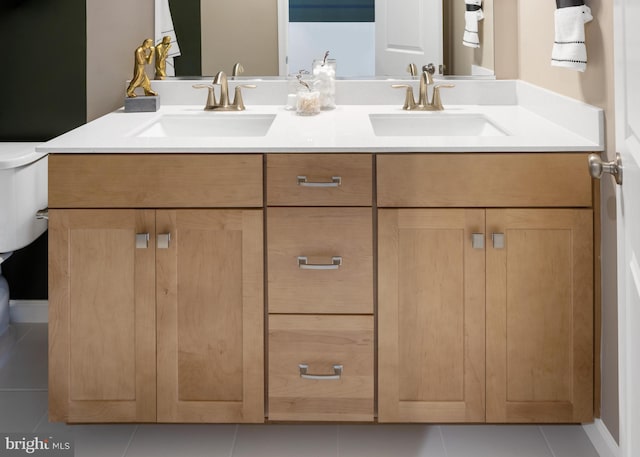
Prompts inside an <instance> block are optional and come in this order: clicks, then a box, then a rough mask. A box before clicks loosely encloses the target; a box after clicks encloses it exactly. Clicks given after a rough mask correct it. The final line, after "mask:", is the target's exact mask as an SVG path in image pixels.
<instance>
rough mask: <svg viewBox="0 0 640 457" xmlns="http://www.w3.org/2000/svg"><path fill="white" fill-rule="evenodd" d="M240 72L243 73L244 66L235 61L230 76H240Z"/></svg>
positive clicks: (233, 77)
mask: <svg viewBox="0 0 640 457" xmlns="http://www.w3.org/2000/svg"><path fill="white" fill-rule="evenodd" d="M241 73H244V67H243V66H242V64H241V63H240V62H236V63H235V64H234V65H233V69H232V70H231V78H232V79H235V77H236V76H240V74H241Z"/></svg>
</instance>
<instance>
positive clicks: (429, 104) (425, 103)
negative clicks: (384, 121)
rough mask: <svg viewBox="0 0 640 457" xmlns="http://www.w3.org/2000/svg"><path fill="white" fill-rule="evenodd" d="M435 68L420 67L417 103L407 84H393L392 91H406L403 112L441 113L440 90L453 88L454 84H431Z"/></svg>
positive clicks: (431, 66) (411, 89)
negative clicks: (431, 91)
mask: <svg viewBox="0 0 640 457" xmlns="http://www.w3.org/2000/svg"><path fill="white" fill-rule="evenodd" d="M435 71H436V67H435V66H434V65H433V64H432V63H430V64H429V65H425V66H423V67H422V74H421V75H420V87H419V90H418V103H416V99H415V97H414V96H413V87H412V86H411V85H409V84H394V85H392V86H391V87H393V88H394V89H406V93H405V99H404V105H403V106H402V109H403V110H407V111H442V110H444V106H442V99H441V98H440V88H443V87H444V88H451V87H455V85H454V84H435V85H434V82H433V74H434V73H435ZM429 86H433V93H432V95H431V101H429Z"/></svg>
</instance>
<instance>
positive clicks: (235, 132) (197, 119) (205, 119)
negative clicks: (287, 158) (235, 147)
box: [134, 112, 276, 138]
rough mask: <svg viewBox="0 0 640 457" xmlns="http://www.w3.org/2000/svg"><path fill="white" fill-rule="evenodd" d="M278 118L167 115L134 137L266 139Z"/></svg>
mask: <svg viewBox="0 0 640 457" xmlns="http://www.w3.org/2000/svg"><path fill="white" fill-rule="evenodd" d="M275 117H276V115H275V114H245V113H210V112H203V113H200V114H165V115H162V116H161V117H160V118H159V119H157V120H155V121H154V122H153V123H151V124H150V125H148V126H145V127H144V128H143V129H142V130H140V131H138V132H136V133H134V136H137V137H141V138H187V137H198V138H206V137H238V136H265V135H266V134H267V132H268V131H269V127H271V124H272V123H273V120H274V119H275Z"/></svg>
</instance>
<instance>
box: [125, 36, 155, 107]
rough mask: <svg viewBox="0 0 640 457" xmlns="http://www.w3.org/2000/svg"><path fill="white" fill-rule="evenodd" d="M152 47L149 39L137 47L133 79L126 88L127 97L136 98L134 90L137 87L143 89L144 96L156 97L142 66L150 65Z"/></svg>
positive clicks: (152, 52) (151, 41)
mask: <svg viewBox="0 0 640 457" xmlns="http://www.w3.org/2000/svg"><path fill="white" fill-rule="evenodd" d="M153 54H154V47H153V40H152V39H151V38H147V39H146V40H144V41H143V42H142V45H141V46H138V47H137V48H136V51H135V54H134V55H135V60H134V65H133V78H132V79H131V83H129V87H128V88H127V97H129V98H133V97H135V96H136V94H135V92H134V91H135V90H136V88H138V87H142V88H143V89H144V94H145V95H158V94H157V93H155V92H154V91H152V90H151V81H149V77H148V76H147V73H146V72H145V68H144V66H145V65H147V64H150V63H151V59H152V58H153Z"/></svg>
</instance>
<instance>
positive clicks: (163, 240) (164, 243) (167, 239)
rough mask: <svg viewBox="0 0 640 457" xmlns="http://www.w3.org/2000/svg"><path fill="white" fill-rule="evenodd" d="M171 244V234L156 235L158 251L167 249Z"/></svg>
mask: <svg viewBox="0 0 640 457" xmlns="http://www.w3.org/2000/svg"><path fill="white" fill-rule="evenodd" d="M170 244H171V233H161V234H160V235H158V249H169V245H170Z"/></svg>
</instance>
